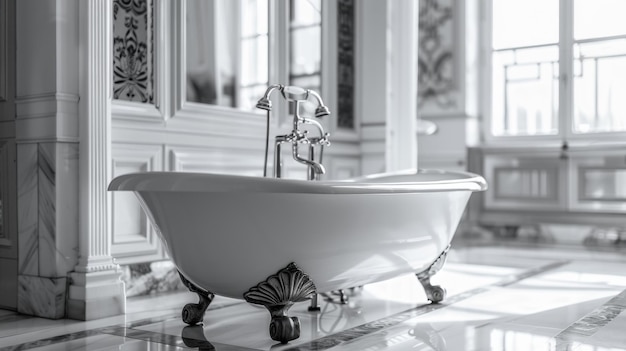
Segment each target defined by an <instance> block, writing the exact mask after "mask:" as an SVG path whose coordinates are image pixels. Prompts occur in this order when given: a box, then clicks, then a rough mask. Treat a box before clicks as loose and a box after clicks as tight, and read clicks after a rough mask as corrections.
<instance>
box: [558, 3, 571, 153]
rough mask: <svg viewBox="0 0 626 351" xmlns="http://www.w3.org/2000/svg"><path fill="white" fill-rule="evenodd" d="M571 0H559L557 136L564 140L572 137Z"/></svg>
mask: <svg viewBox="0 0 626 351" xmlns="http://www.w3.org/2000/svg"><path fill="white" fill-rule="evenodd" d="M573 3H574V2H573V1H571V0H560V4H559V5H560V6H559V16H560V21H559V27H560V28H559V114H558V116H559V123H558V128H559V136H560V137H561V139H562V140H563V142H566V141H567V140H569V139H571V137H572V130H573V129H572V116H573V113H572V112H573V111H572V110H573V103H572V100H573V94H574V93H573V77H574V72H573V69H574V61H573V59H572V58H573V40H574V39H573V38H574V9H573V6H574V5H573Z"/></svg>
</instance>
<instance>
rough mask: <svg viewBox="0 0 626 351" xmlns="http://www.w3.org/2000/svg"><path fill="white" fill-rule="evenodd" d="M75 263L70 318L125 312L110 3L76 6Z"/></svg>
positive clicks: (95, 0)
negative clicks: (117, 242) (115, 223)
mask: <svg viewBox="0 0 626 351" xmlns="http://www.w3.org/2000/svg"><path fill="white" fill-rule="evenodd" d="M79 13H80V16H79V17H80V23H79V27H80V31H79V32H80V36H79V43H80V45H79V47H80V72H82V76H81V77H80V96H81V101H80V114H81V116H82V119H81V124H80V131H79V134H80V155H81V157H80V161H79V166H80V180H79V188H80V196H79V204H80V212H79V218H80V220H79V223H80V225H79V233H80V236H79V240H78V241H79V246H78V248H79V258H78V264H77V265H76V267H75V269H74V272H72V273H71V275H70V277H71V285H70V289H69V301H68V304H69V306H68V307H69V308H68V316H69V317H70V318H74V319H82V320H91V319H95V318H102V317H106V316H112V315H117V314H122V313H124V312H125V311H126V298H125V289H124V283H123V282H122V281H121V280H120V277H121V271H120V269H119V266H118V265H117V264H116V263H115V262H114V261H113V258H112V256H111V246H110V242H111V231H110V228H109V221H108V214H109V213H110V211H109V209H110V201H109V198H110V197H109V194H108V192H107V186H108V182H109V181H110V173H111V172H110V169H109V168H110V167H109V163H110V162H109V160H110V145H111V143H110V135H111V122H110V116H111V91H112V88H111V79H112V74H111V65H112V22H111V19H112V1H109V0H93V1H80V4H79Z"/></svg>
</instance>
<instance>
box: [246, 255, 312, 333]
mask: <svg viewBox="0 0 626 351" xmlns="http://www.w3.org/2000/svg"><path fill="white" fill-rule="evenodd" d="M315 290H316V288H315V284H313V281H312V280H311V278H309V276H308V275H307V274H305V273H304V272H302V271H301V270H300V269H299V268H298V267H297V266H296V265H295V264H294V263H290V264H289V265H288V266H287V267H285V268H283V269H281V270H280V271H278V273H276V274H275V275H272V276H270V277H269V278H267V279H266V280H265V281H264V282H261V283H259V284H258V285H257V286H255V287H253V288H250V290H248V291H247V292H246V293H245V294H243V298H244V299H245V300H246V301H248V302H249V303H253V304H257V305H263V306H265V308H267V310H268V311H269V312H270V315H271V316H272V321H271V322H270V337H271V338H272V340H276V341H280V342H281V343H283V344H286V343H287V342H289V341H291V340H295V339H297V338H299V337H300V321H299V320H298V318H297V317H289V316H287V311H288V310H289V308H291V306H293V304H294V303H296V302H301V301H306V300H308V299H310V298H311V295H314V294H316V291H315Z"/></svg>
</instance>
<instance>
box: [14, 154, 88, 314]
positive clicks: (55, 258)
mask: <svg viewBox="0 0 626 351" xmlns="http://www.w3.org/2000/svg"><path fill="white" fill-rule="evenodd" d="M17 155H18V159H19V162H18V165H17V167H18V169H17V175H18V181H17V187H18V213H19V216H18V238H19V242H20V245H19V254H18V311H19V312H20V313H24V314H31V315H36V316H40V317H47V318H62V317H64V316H65V301H66V293H67V291H66V290H67V288H66V285H67V283H68V279H67V274H68V272H70V271H71V270H73V268H74V266H76V263H77V256H78V254H77V253H78V234H77V233H78V206H77V204H78V190H77V187H76V184H77V183H78V144H77V143H62V142H44V143H23V144H19V145H18V147H17ZM58 194H63V196H58ZM60 233H62V235H60ZM68 234H69V235H68Z"/></svg>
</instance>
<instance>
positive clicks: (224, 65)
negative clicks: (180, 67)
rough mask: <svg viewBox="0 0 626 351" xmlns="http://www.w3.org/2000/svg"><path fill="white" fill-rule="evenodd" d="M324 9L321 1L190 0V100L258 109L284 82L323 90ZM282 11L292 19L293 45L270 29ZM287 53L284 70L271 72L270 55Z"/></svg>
mask: <svg viewBox="0 0 626 351" xmlns="http://www.w3.org/2000/svg"><path fill="white" fill-rule="evenodd" d="M321 6H322V3H321V0H307V1H303V0H297V1H296V0H293V1H290V2H275V3H274V4H272V3H271V2H270V1H268V0H239V1H233V0H187V14H186V20H187V24H186V33H187V36H186V37H187V41H186V52H187V55H186V57H187V59H186V60H187V61H186V65H187V89H186V91H187V101H191V102H198V103H204V104H211V105H219V106H226V107H234V108H239V109H243V110H253V109H254V107H255V104H256V102H257V100H258V99H259V97H260V96H262V95H263V93H264V92H265V89H266V88H267V86H268V85H269V84H273V83H277V82H279V81H280V82H283V83H284V82H289V83H288V84H293V85H298V86H302V87H304V88H310V89H315V90H316V91H320V89H321V61H322V57H321V50H322V49H321V28H322V14H321ZM277 13H282V14H284V16H285V19H287V17H288V19H287V21H288V27H289V38H288V41H281V40H280V34H279V33H272V31H271V29H270V28H276V26H275V27H272V23H282V21H283V19H277V18H274V17H276V16H277V15H276V14H277ZM272 40H273V42H274V43H276V46H275V47H272V48H271V47H270V42H271V41H272ZM272 50H274V51H272ZM287 50H288V51H287ZM283 53H287V55H288V57H289V64H288V66H287V67H285V68H284V70H285V72H273V73H272V72H270V67H271V66H270V64H269V63H270V56H272V55H276V56H282V55H283ZM276 77H278V78H276ZM280 77H284V78H282V79H280ZM270 80H271V81H270Z"/></svg>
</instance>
